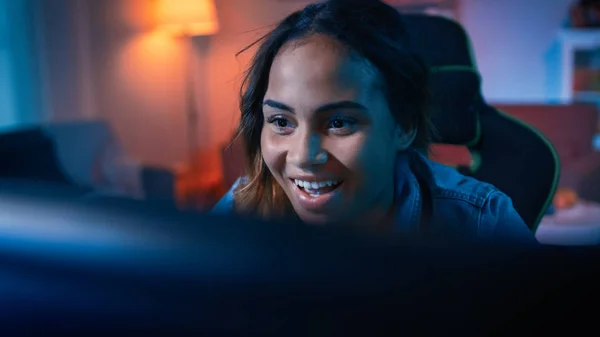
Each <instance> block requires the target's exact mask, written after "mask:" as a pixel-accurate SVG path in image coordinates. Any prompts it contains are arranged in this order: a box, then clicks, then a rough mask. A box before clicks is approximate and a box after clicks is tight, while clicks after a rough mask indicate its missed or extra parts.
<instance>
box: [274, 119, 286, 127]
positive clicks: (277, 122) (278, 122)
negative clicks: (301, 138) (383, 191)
mask: <svg viewBox="0 0 600 337" xmlns="http://www.w3.org/2000/svg"><path fill="white" fill-rule="evenodd" d="M275 125H277V126H278V127H280V128H285V127H287V126H288V121H287V120H285V119H283V118H278V119H276V120H275Z"/></svg>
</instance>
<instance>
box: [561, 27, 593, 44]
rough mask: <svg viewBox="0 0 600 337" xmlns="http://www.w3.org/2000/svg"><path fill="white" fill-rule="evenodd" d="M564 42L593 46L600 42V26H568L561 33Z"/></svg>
mask: <svg viewBox="0 0 600 337" xmlns="http://www.w3.org/2000/svg"><path fill="white" fill-rule="evenodd" d="M558 36H559V39H560V40H561V41H562V42H563V43H569V44H572V45H576V46H577V45H581V46H591V45H598V44H600V28H580V29H575V28H567V29H563V30H561V31H560V33H559V35H558Z"/></svg>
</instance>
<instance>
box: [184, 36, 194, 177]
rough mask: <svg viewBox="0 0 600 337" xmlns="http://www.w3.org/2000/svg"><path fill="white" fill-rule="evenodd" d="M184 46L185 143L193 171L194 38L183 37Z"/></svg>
mask: <svg viewBox="0 0 600 337" xmlns="http://www.w3.org/2000/svg"><path fill="white" fill-rule="evenodd" d="M183 40H184V44H185V46H186V49H187V50H186V60H185V63H186V65H185V67H184V69H185V79H186V83H185V105H186V109H185V111H186V123H187V142H188V165H189V168H190V169H191V170H195V169H196V168H197V165H198V160H197V158H196V156H197V148H196V147H197V144H196V142H197V140H198V110H197V106H196V92H195V91H196V90H195V89H196V85H195V82H196V81H195V80H194V76H195V75H196V71H195V67H194V37H193V36H191V35H185V36H184V37H183Z"/></svg>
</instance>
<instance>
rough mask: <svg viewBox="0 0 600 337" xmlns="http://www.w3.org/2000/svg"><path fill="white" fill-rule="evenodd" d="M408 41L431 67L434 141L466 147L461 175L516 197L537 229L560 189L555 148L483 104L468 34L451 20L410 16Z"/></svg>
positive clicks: (526, 218) (529, 223)
mask: <svg viewBox="0 0 600 337" xmlns="http://www.w3.org/2000/svg"><path fill="white" fill-rule="evenodd" d="M405 23H406V29H407V33H408V35H409V45H410V48H411V49H412V50H413V52H414V53H415V54H417V55H419V56H421V57H422V58H423V59H424V60H425V62H426V63H427V64H428V65H429V66H430V67H431V68H430V69H431V95H432V101H433V104H434V106H433V111H432V119H433V124H434V126H435V127H436V129H437V131H438V134H437V136H436V139H434V143H439V144H450V145H461V146H466V147H467V148H468V150H469V152H470V153H471V157H472V161H471V165H470V167H459V168H458V169H459V171H460V172H461V173H463V174H466V175H469V176H472V177H474V178H476V179H478V180H480V181H484V182H488V183H491V184H493V185H494V186H496V187H497V188H498V189H500V190H501V191H503V192H504V193H506V194H507V195H508V196H510V197H511V198H512V200H513V204H514V206H515V209H516V210H517V212H518V213H519V214H520V215H521V217H522V218H523V220H524V221H525V223H526V224H527V226H528V227H529V228H530V229H531V230H532V231H534V232H535V230H536V229H537V226H538V224H539V222H540V221H541V219H542V217H543V216H544V214H545V213H546V210H547V209H548V207H549V205H550V203H551V201H552V198H553V196H554V192H555V190H556V187H557V184H558V179H559V174H560V164H559V161H558V156H557V154H556V151H555V150H554V147H553V146H552V145H551V144H550V142H549V141H548V140H547V139H546V138H545V137H544V136H543V135H542V134H540V133H539V132H538V131H537V130H535V129H534V128H533V127H531V126H530V125H528V124H526V123H524V122H522V121H520V120H517V119H516V118H514V117H511V116H509V115H507V114H505V113H503V112H501V111H499V110H497V109H495V108H493V107H492V106H490V105H488V104H487V103H486V102H485V99H484V97H483V96H482V94H481V90H480V88H481V77H480V74H479V72H478V70H477V65H476V63H475V58H474V56H473V53H472V49H471V44H470V40H469V37H468V35H467V33H466V32H465V30H464V29H463V27H462V26H461V25H460V24H459V23H457V22H455V21H452V20H450V19H447V18H444V17H440V16H432V15H425V14H406V15H405Z"/></svg>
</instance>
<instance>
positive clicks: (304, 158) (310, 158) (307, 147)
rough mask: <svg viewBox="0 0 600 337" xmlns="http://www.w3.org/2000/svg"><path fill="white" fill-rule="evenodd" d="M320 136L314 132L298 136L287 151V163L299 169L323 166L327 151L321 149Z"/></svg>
mask: <svg viewBox="0 0 600 337" xmlns="http://www.w3.org/2000/svg"><path fill="white" fill-rule="evenodd" d="M321 138H322V135H321V134H319V133H316V132H306V133H304V134H299V135H298V138H296V139H294V140H293V141H292V143H293V145H292V146H291V148H290V150H289V151H288V162H289V163H290V164H293V165H295V166H297V167H300V168H307V167H313V166H318V165H323V164H325V163H326V162H327V159H328V158H327V151H325V150H324V149H323V147H322V139H321Z"/></svg>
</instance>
